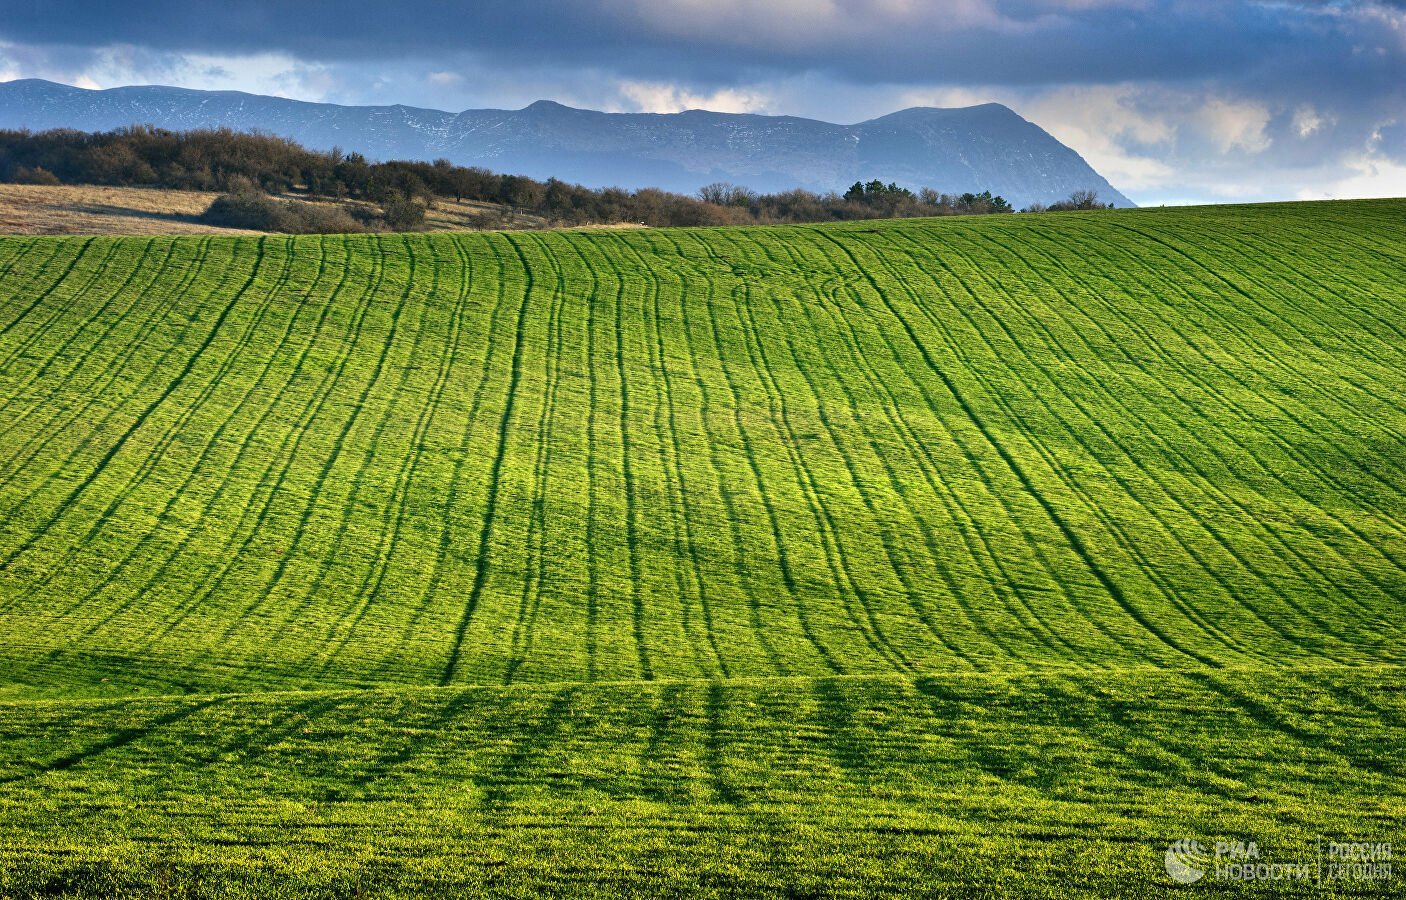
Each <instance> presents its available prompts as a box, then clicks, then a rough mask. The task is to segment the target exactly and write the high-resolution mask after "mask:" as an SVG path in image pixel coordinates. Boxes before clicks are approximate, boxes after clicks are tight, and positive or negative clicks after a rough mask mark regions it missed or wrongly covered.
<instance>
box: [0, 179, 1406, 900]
mask: <svg viewBox="0 0 1406 900" xmlns="http://www.w3.org/2000/svg"><path fill="white" fill-rule="evenodd" d="M1403 222H1406V201H1397V200H1392V201H1361V202H1351V203H1313V204H1279V205H1268V206H1254V207H1216V208H1201V209H1166V210H1128V211H1122V210H1118V211H1111V212H1101V213H1088V214H1084V213H1067V214H1058V215H1046V216H989V217H979V218H951V219H943V220H924V221H903V222H894V221H884V222H860V223H847V224H838V225H826V226H810V227H786V228H735V229H734V228H728V229H697V230H688V229H650V230H637V231H593V232H548V233H538V232H532V233H528V232H521V233H500V234H455V235H448V234H431V235H387V236H347V237H331V238H318V237H291V238H290V237H272V236H245V237H177V238H168V237H155V236H153V237H129V238H108V237H89V238H42V237H30V238H5V239H0V409H3V413H4V414H3V416H0V633H4V634H7V635H10V636H11V638H10V639H9V640H7V641H6V642H4V643H3V644H0V731H3V732H4V734H5V735H6V741H5V742H4V743H3V744H0V835H3V836H4V837H5V840H4V841H3V842H0V844H3V849H0V894H5V893H7V892H8V893H25V892H34V893H41V892H48V893H65V892H67V893H74V894H86V895H92V896H101V895H111V894H114V893H117V892H118V891H119V890H128V891H133V890H149V891H158V892H159V890H160V886H161V885H162V884H169V883H170V879H173V878H177V879H184V880H187V881H188V880H189V879H195V880H196V881H197V882H198V883H199V884H200V885H201V891H202V892H203V893H204V894H207V895H212V896H225V895H230V896H233V895H239V894H241V893H242V894H244V895H249V894H251V893H252V894H255V895H260V896H272V895H277V894H278V892H279V891H285V892H286V893H287V894H288V895H305V894H308V893H316V892H322V893H324V894H325V895H327V896H338V895H340V896H346V895H351V894H360V895H370V896H378V895H385V896H391V895H404V896H413V895H418V894H422V893H426V892H428V893H453V892H455V891H462V890H465V889H469V888H474V889H478V890H483V891H486V892H490V893H497V894H501V895H505V896H526V895H532V894H534V893H537V892H541V891H549V892H551V891H554V892H557V893H559V894H560V895H562V896H582V895H588V896H589V895H600V896H654V895H659V894H666V895H667V894H671V893H672V894H678V893H681V892H687V893H689V894H700V893H701V894H704V895H708V894H712V895H718V896H730V895H746V896H755V895H763V896H800V895H805V896H858V895H866V894H882V893H892V892H904V893H909V894H912V893H929V894H932V895H935V896H943V895H949V894H950V895H957V896H961V895H968V894H969V893H970V891H971V889H972V885H973V884H976V885H979V887H980V890H981V891H984V892H985V893H986V894H987V895H989V896H1050V897H1061V896H1069V895H1070V893H1071V891H1072V892H1075V893H1091V894H1094V893H1096V894H1102V895H1108V896H1111V895H1121V896H1138V897H1142V896H1155V895H1160V894H1163V893H1165V894H1167V895H1171V894H1172V893H1174V892H1176V893H1181V890H1180V889H1178V888H1177V887H1176V886H1175V885H1173V884H1172V882H1170V881H1169V880H1168V878H1167V875H1166V872H1165V871H1164V870H1163V868H1162V854H1163V852H1164V851H1165V850H1166V847H1167V844H1168V843H1169V842H1170V841H1172V840H1175V839H1178V838H1182V837H1198V838H1200V839H1201V840H1202V841H1214V840H1217V839H1220V838H1222V837H1224V838H1236V839H1241V840H1243V839H1246V838H1250V839H1257V840H1259V841H1260V842H1261V843H1262V845H1263V846H1264V847H1265V848H1267V852H1269V853H1271V854H1277V855H1278V856H1277V857H1276V858H1279V859H1284V860H1286V861H1294V860H1298V859H1300V858H1301V857H1302V856H1303V854H1304V853H1310V852H1311V850H1310V849H1305V848H1311V847H1312V845H1313V840H1314V838H1315V836H1338V837H1343V838H1354V839H1361V840H1391V839H1392V837H1393V832H1399V823H1400V822H1401V821H1402V819H1403V816H1406V789H1404V788H1406V782H1403V780H1402V777H1403V775H1406V767H1403V762H1402V760H1401V758H1400V755H1399V754H1395V753H1393V752H1392V751H1391V748H1393V747H1399V746H1402V744H1403V741H1406V691H1403V680H1402V677H1401V669H1400V663H1401V660H1402V659H1403V656H1404V655H1406V626H1404V625H1403V622H1402V616H1401V613H1402V607H1403V601H1406V467H1403V464H1402V460H1403V459H1406V452H1403V451H1406V440H1404V439H1403V437H1402V435H1406V382H1403V380H1402V378H1401V376H1400V372H1401V369H1402V365H1403V363H1406V358H1403V357H1406V343H1403V337H1406V312H1404V311H1403V307H1402V305H1401V303H1400V286H1401V284H1402V280H1403V275H1406V228H1403V224H1402V223H1403ZM1202 887H1204V888H1205V889H1206V891H1207V892H1209V893H1212V894H1216V895H1219V893H1220V892H1221V891H1229V890H1230V888H1231V887H1233V886H1227V885H1211V884H1206V885H1203V886H1202ZM1260 888H1262V892H1263V893H1264V894H1266V895H1274V894H1276V893H1281V892H1282V893H1286V894H1287V893H1289V892H1292V890H1294V889H1301V888H1302V886H1301V885H1288V884H1283V885H1270V884H1266V885H1262V886H1260ZM1372 889H1373V888H1372V887H1371V886H1368V887H1367V888H1363V886H1362V885H1358V884H1344V885H1336V884H1327V885H1324V886H1323V887H1322V891H1323V893H1325V894H1328V895H1331V894H1333V893H1334V892H1336V891H1342V892H1344V893H1353V894H1354V895H1360V892H1361V891H1363V890H1366V891H1368V892H1369V893H1370V891H1371V890H1372Z"/></svg>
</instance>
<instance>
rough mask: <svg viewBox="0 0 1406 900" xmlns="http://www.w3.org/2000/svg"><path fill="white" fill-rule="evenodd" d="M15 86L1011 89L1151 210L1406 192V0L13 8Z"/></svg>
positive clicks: (417, 2) (580, 93)
mask: <svg viewBox="0 0 1406 900" xmlns="http://www.w3.org/2000/svg"><path fill="white" fill-rule="evenodd" d="M18 76H40V77H51V78H56V79H58V80H66V81H70V82H72V83H83V84H90V85H103V86H107V85H112V84H118V83H133V82H146V83H151V82H157V83H168V84H186V85H189V86H193V87H235V88H240V89H247V90H256V91H259V92H263V93H278V94H283V95H285V96H295V97H304V98H307V99H322V100H332V101H335V102H347V103H408V104H412V105H422V106H432V107H436V108H443V109H462V108H465V107H469V106H521V105H525V104H526V103H528V102H530V101H532V100H534V99H538V98H541V97H548V98H551V99H556V100H561V101H563V102H567V103H573V104H576V105H582V106H593V107H596V108H607V109H649V110H665V109H678V108H684V107H686V106H707V107H712V108H725V109H746V110H754V111H762V112H771V113H791V114H799V115H810V116H814V117H817V118H826V119H830V120H832V121H857V120H859V119H864V118H869V117H872V116H874V115H878V114H881V113H885V112H889V111H892V110H893V109H895V108H898V107H900V106H905V105H916V104H931V105H951V104H961V103H976V102H984V101H986V100H997V101H1000V102H1005V103H1007V104H1009V105H1011V106H1013V107H1014V108H1016V109H1017V110H1019V111H1021V112H1023V113H1025V114H1026V115H1028V116H1029V117H1030V118H1032V119H1034V120H1035V121H1037V122H1039V123H1040V124H1042V125H1044V126H1045V127H1047V128H1048V129H1050V130H1051V131H1053V132H1054V133H1055V134H1056V135H1057V136H1058V137H1060V138H1061V139H1063V140H1066V141H1067V142H1068V143H1070V144H1071V145H1072V146H1074V147H1075V148H1076V149H1078V150H1080V151H1081V152H1083V153H1085V155H1086V156H1088V157H1089V159H1090V161H1091V162H1093V163H1094V164H1095V165H1096V166H1097V167H1099V168H1101V169H1103V170H1105V174H1108V175H1109V176H1110V178H1112V179H1113V180H1114V181H1115V183H1120V185H1126V186H1127V188H1128V190H1129V192H1130V193H1131V195H1132V196H1133V197H1134V198H1135V199H1139V200H1145V201H1149V202H1158V201H1160V200H1173V199H1207V200H1214V199H1231V198H1236V197H1246V198H1253V199H1265V198H1270V197H1284V196H1294V195H1297V194H1301V193H1312V194H1313V195H1315V196H1316V195H1321V194H1324V193H1332V192H1334V191H1335V190H1338V189H1339V188H1341V186H1342V185H1344V184H1348V183H1349V182H1350V183H1351V185H1352V187H1351V188H1342V189H1344V190H1353V191H1359V192H1360V191H1370V190H1378V189H1380V190H1382V191H1387V190H1393V189H1394V188H1393V186H1394V185H1396V184H1397V182H1396V181H1395V180H1394V179H1397V178H1398V177H1400V178H1401V179H1403V180H1402V181H1401V183H1400V186H1399V191H1400V192H1402V193H1406V174H1402V170H1401V169H1400V166H1401V164H1403V163H1406V158H1403V154H1406V137H1403V134H1406V87H1403V85H1406V0H1317V2H1315V0H1300V2H1283V0H1280V2H1218V0H949V2H942V3H937V2H924V0H769V2H767V3H765V4H759V3H755V2H750V0H479V2H463V0H450V2H442V0H404V2H400V3H397V4H395V5H394V6H393V7H388V6H387V5H386V4H385V3H384V2H381V0H377V2H374V3H373V2H371V0H341V2H337V3H332V2H327V0H306V2H299V3H291V4H290V3H281V2H272V0H250V2H241V3H228V2H214V0H184V2H171V0H132V2H128V3H124V4H121V5H112V4H106V3H96V2H91V0H89V2H80V0H44V2H40V0H22V2H16V0H0V78H4V77H18ZM1378 186H1380V187H1378Z"/></svg>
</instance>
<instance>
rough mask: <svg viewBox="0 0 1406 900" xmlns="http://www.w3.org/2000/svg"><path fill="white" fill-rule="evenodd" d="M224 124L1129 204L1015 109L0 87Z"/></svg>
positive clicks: (417, 154)
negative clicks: (495, 105) (857, 114)
mask: <svg viewBox="0 0 1406 900" xmlns="http://www.w3.org/2000/svg"><path fill="white" fill-rule="evenodd" d="M128 125H154V126H156V127H159V128H167V129H172V130H187V129H193V128H208V127H219V126H227V127H230V128H235V129H237V130H250V129H257V130H261V131H266V132H270V133H274V134H279V135H283V136H286V137H289V138H292V139H293V140H296V141H298V142H299V143H302V144H304V145H306V146H309V147H312V148H316V149H324V150H326V149H331V148H332V147H341V148H342V149H344V150H348V151H356V152H359V153H362V154H364V155H366V156H368V157H370V158H373V159H434V158H440V157H443V158H447V159H449V160H450V161H451V162H454V163H456V164H459V165H479V166H484V167H486V168H491V169H495V170H497V171H503V172H512V173H516V174H524V175H530V176H532V177H536V178H547V177H556V178H561V179H562V180H565V181H572V182H579V183H581V184H586V185H590V186H597V187H602V186H612V185H614V186H621V187H627V188H641V187H661V188H665V189H667V190H674V191H680V192H683V193H692V192H693V191H696V190H697V189H698V188H699V187H701V186H702V185H704V184H706V183H709V182H712V181H732V182H737V183H739V184H743V185H745V186H747V187H749V188H752V189H755V190H761V191H779V190H787V189H790V188H796V187H800V188H806V189H809V190H815V191H820V192H826V191H843V190H844V189H845V188H846V187H848V185H850V184H852V183H853V182H855V181H860V180H863V181H867V180H870V179H873V178H879V179H881V180H884V181H895V182H897V183H899V184H901V185H904V186H906V187H910V188H918V187H932V188H935V189H937V190H942V191H948V192H958V193H960V192H963V191H973V192H980V191H983V190H990V191H991V192H992V193H995V194H1000V195H1002V196H1005V197H1006V198H1007V199H1009V200H1010V201H1011V202H1012V203H1014V204H1015V205H1016V206H1025V205H1029V204H1030V203H1036V202H1040V203H1048V202H1052V201H1054V200H1059V199H1062V198H1064V197H1067V196H1068V195H1069V194H1070V193H1071V192H1072V191H1075V190H1095V191H1098V193H1099V195H1100V197H1102V198H1103V199H1105V200H1108V201H1111V202H1113V203H1114V204H1115V205H1117V206H1133V205H1135V204H1133V202H1132V201H1131V200H1129V199H1128V198H1127V197H1126V196H1124V195H1123V194H1122V193H1120V192H1119V191H1118V190H1117V189H1116V188H1114V187H1113V186H1112V185H1111V184H1110V183H1109V182H1108V181H1107V179H1105V178H1104V177H1103V176H1102V175H1100V174H1099V173H1098V172H1096V171H1094V169H1093V168H1092V167H1091V166H1089V164H1088V163H1087V162H1086V161H1085V160H1084V159H1083V158H1082V157H1081V156H1080V155H1079V154H1078V153H1077V152H1076V151H1074V150H1073V149H1071V148H1069V147H1067V146H1065V145H1064V144H1062V143H1060V142H1059V141H1058V140H1056V139H1055V138H1054V137H1053V136H1051V135H1050V134H1049V133H1048V132H1046V131H1045V130H1044V129H1042V128H1040V127H1039V126H1038V125H1036V124H1035V123H1033V122H1030V121H1028V120H1026V119H1024V118H1023V117H1021V116H1020V115H1019V114H1018V113H1016V112H1014V111H1013V110H1011V109H1010V108H1008V107H1006V106H1003V105H1001V104H997V103H985V104H980V105H977V106H971V107H958V108H940V107H910V108H907V109H903V110H897V111H895V112H892V113H888V114H886V115H883V116H879V117H876V118H873V119H868V120H865V121H863V122H858V123H855V124H852V125H844V124H835V123H830V122H824V121H821V120H818V119H807V118H803V117H799V116H768V115H761V114H757V113H722V112H714V111H711V110H685V111H683V112H678V113H609V112H601V111H597V110H589V109H579V108H576V107H571V106H567V105H565V104H561V103H558V102H556V101H553V100H545V99H544V100H538V101H536V102H534V103H531V104H529V105H527V106H526V107H523V108H522V109H518V110H508V109H469V110H462V111H460V112H457V113H454V112H448V111H444V110H435V109H428V108H423V107H414V106H408V105H405V104H394V105H389V106H348V105H341V104H334V103H312V102H308V101H302V100H290V99H287V98H282V97H271V96H266V95H261V94H251V93H247V92H243V91H202V90H196V89H192V88H173V87H164V86H159V85H131V86H125V87H116V88H108V89H105V90H91V89H87V88H79V87H73V86H70V85H63V84H57V83H55V82H49V81H44V80H42V79H20V80H16V81H9V82H3V83H0V127H4V128H29V129H32V130H36V131H37V130H46V129H49V128H75V129H78V130H81V131H106V130H111V129H113V128H119V127H124V126H128Z"/></svg>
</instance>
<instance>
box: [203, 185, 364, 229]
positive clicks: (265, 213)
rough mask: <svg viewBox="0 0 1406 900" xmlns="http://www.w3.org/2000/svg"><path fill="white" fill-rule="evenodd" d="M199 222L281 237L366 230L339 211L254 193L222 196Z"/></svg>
mask: <svg viewBox="0 0 1406 900" xmlns="http://www.w3.org/2000/svg"><path fill="white" fill-rule="evenodd" d="M200 221H202V222H204V223H205V224H207V225H218V226H221V227H223V228H247V229H249V230H250V231H276V232H281V233H283V234H342V233H347V232H357V231H364V230H365V229H363V228H362V227H361V225H360V224H358V223H357V221H356V220H355V219H353V218H352V217H351V216H350V215H348V214H347V212H346V210H343V209H341V208H340V207H335V206H322V205H319V204H315V203H303V202H300V201H297V200H277V199H275V198H273V197H270V196H268V195H267V194H260V193H257V192H255V191H241V192H239V193H236V194H221V195H220V196H218V197H216V198H215V200H214V202H212V203H211V204H210V206H209V208H208V209H206V210H205V212H204V213H203V214H201V216H200Z"/></svg>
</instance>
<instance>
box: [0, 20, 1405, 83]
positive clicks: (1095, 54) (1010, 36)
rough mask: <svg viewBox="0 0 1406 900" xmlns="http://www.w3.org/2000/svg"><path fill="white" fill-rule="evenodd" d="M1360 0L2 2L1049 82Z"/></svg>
mask: <svg viewBox="0 0 1406 900" xmlns="http://www.w3.org/2000/svg"><path fill="white" fill-rule="evenodd" d="M1392 5H1394V6H1395V7H1398V8H1399V7H1401V6H1402V5H1403V3H1402V2H1401V0H1392ZM1364 6H1371V4H1362V3H1292V4H1286V3H1274V4H1267V3H1218V2H1208V0H1175V2H1174V0H1071V2H1059V0H957V2H944V3H922V2H905V0H814V2H807V0H772V2H768V3H764V4H755V3H745V2H741V0H712V2H703V0H482V2H472V3H468V2H431V0H403V2H399V3H395V4H387V3H385V2H384V0H340V2H326V0H311V2H299V3H284V2H269V0H254V2H242V3H229V2H211V0H184V2H181V0H135V2H128V3H122V4H110V3H106V2H98V3H95V2H91V0H88V2H82V0H43V2H22V3H14V2H13V0H10V2H7V3H0V13H3V14H0V37H3V38H4V39H6V40H9V41H11V42H13V43H17V44H42V45H50V46H53V45H67V46H68V47H70V48H82V47H96V46H105V45H111V44H131V45H136V46H141V47H148V48H151V49H154V50H163V51H171V52H205V53H222V54H239V53H251V52H266V51H269V50H281V51H285V52H287V53H289V54H291V55H293V56H295V57H297V58H300V59H305V60H315V61H319V62H345V61H355V60H394V59H404V58H406V57H407V56H412V55H414V56H420V57H430V58H442V59H452V58H454V57H455V56H456V55H471V56H473V57H474V58H476V59H480V60H492V61H494V62H497V63H500V64H503V65H507V66H527V65H542V64H544V63H550V64H552V65H554V66H573V65H574V66H594V67H600V68H607V69H611V70H614V71H617V72H619V73H620V74H622V75H625V76H629V77H646V78H647V77H668V78H673V79H679V78H689V79H693V80H695V81H699V82H707V83H713V84H722V83H729V82H736V81H740V80H744V79H746V78H751V77H757V76H759V75H765V74H785V73H794V72H801V71H815V72H824V73H827V74H830V75H832V76H834V77H837V78H840V79H843V80H847V81H853V82H868V83H872V82H889V83H933V82H939V81H940V82H946V83H969V84H1038V83H1052V82H1065V83H1069V82H1107V81H1116V80H1133V79H1181V78H1196V77H1206V76H1218V75H1223V76H1231V75H1236V74H1242V73H1251V72H1253V71H1254V70H1255V69H1257V68H1259V67H1262V66H1263V65H1264V64H1265V63H1266V61H1270V62H1273V61H1274V60H1276V59H1285V58H1294V59H1297V60H1300V63H1299V65H1300V67H1301V68H1303V67H1306V68H1308V69H1310V70H1312V69H1315V68H1316V67H1318V66H1320V65H1325V64H1327V63H1328V62H1329V61H1335V62H1340V61H1342V60H1343V59H1345V58H1351V57H1352V56H1353V52H1354V47H1355V46H1356V44H1357V43H1358V42H1360V40H1361V39H1362V35H1360V34H1358V33H1356V32H1355V31H1354V29H1353V28H1352V27H1348V26H1349V25H1350V24H1351V23H1352V22H1353V21H1355V20H1353V19H1352V18H1351V14H1352V12H1353V10H1356V9H1360V8H1363V7H1364ZM5 7H8V8H5ZM1383 8H1387V7H1386V6H1385V5H1383ZM1363 68H1366V69H1369V70H1370V69H1371V66H1370V65H1364V66H1363Z"/></svg>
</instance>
